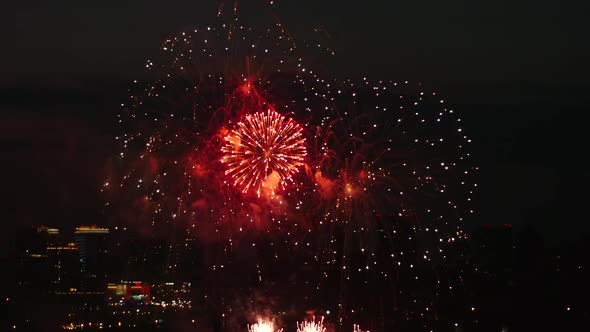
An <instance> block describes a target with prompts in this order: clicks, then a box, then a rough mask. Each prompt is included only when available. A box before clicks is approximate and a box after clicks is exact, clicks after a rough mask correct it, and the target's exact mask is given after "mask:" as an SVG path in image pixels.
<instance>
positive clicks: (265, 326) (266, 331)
mask: <svg viewBox="0 0 590 332" xmlns="http://www.w3.org/2000/svg"><path fill="white" fill-rule="evenodd" d="M282 331H283V329H278V330H275V327H274V324H273V323H272V322H269V321H265V320H263V319H262V318H258V322H257V323H255V324H252V325H248V332H282Z"/></svg>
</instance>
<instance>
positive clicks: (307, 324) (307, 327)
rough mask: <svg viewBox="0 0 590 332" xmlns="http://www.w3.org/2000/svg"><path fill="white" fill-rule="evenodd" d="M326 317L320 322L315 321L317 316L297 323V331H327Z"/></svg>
mask: <svg viewBox="0 0 590 332" xmlns="http://www.w3.org/2000/svg"><path fill="white" fill-rule="evenodd" d="M325 331H326V328H325V327H324V317H322V319H321V320H320V321H319V322H316V321H315V317H314V318H313V319H312V320H311V321H303V323H299V322H298V323H297V332H325Z"/></svg>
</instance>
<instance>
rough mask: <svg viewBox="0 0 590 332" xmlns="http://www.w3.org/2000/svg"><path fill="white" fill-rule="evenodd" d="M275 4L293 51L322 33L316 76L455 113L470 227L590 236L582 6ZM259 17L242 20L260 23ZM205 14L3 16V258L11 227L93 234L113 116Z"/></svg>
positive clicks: (132, 2)
mask: <svg viewBox="0 0 590 332" xmlns="http://www.w3.org/2000/svg"><path fill="white" fill-rule="evenodd" d="M204 2H207V3H209V2H210V3H213V4H214V5H209V6H207V5H203V4H202V3H204ZM242 2H246V1H242ZM250 2H255V1H250ZM276 2H277V5H276V9H277V12H278V15H279V17H280V18H281V20H282V21H283V23H284V24H285V25H286V27H287V29H288V30H289V31H291V32H292V35H293V37H294V38H295V40H296V41H300V42H303V41H304V40H306V39H308V38H310V37H311V33H310V31H312V30H313V29H314V28H318V27H321V28H322V29H324V30H325V31H326V32H327V33H328V34H329V36H330V39H329V43H330V44H331V45H332V48H333V49H334V50H335V51H336V58H335V59H334V61H332V62H331V63H329V64H324V65H325V67H324V68H322V69H323V70H324V71H325V72H331V73H334V75H333V76H336V77H346V76H352V77H363V76H365V75H366V76H368V77H370V78H373V79H395V80H410V81H414V82H415V81H421V82H423V83H424V84H425V85H426V86H427V87H429V88H433V89H436V90H438V91H439V92H440V93H441V94H442V95H444V96H446V100H447V101H448V103H449V104H450V105H453V106H454V108H455V109H456V110H457V111H459V112H460V113H461V114H463V118H464V121H465V122H466V123H467V125H466V126H465V128H466V131H467V132H468V133H469V134H470V135H471V136H472V137H473V139H474V142H475V143H474V144H475V145H474V148H473V155H474V157H475V160H477V161H479V165H480V166H481V173H480V174H481V177H480V181H479V183H480V186H479V187H480V193H479V195H478V196H479V197H478V200H479V203H478V205H479V206H480V209H479V218H478V221H477V223H478V224H485V223H490V224H504V223H511V224H514V225H515V227H517V228H520V227H522V226H523V225H525V224H532V225H533V226H535V228H537V229H538V230H539V231H541V232H542V234H544V235H545V237H546V238H547V239H551V241H562V240H569V239H571V238H572V237H575V236H577V234H579V233H580V232H581V231H588V230H590V226H589V223H588V222H587V221H588V216H589V215H590V211H588V206H589V205H588V203H587V201H586V200H587V197H588V196H589V195H588V188H589V185H590V170H589V168H588V166H589V165H588V164H589V163H588V162H589V160H590V159H589V157H588V151H590V140H589V139H588V138H587V131H588V125H587V123H588V121H589V120H590V114H589V113H588V111H590V109H589V107H588V105H590V94H589V93H588V91H589V88H590V84H589V83H588V77H589V74H590V65H589V64H588V59H590V44H589V43H588V38H587V32H588V31H590V21H588V19H587V13H588V12H590V5H589V4H588V3H587V2H585V1H579V0H578V1H573V0H572V1H560V2H557V1H547V0H537V1H532V0H525V1H522V0H521V1H508V0H500V1H498V0H495V1H488V0H481V1H434V0H427V1H426V0H422V1H409V0H407V1H379V2H378V1H363V2H356V1H355V2H352V1H332V0H329V1H308V0H305V1H288V0H280V1H276ZM258 7H260V6H258V5H254V6H253V7H252V8H250V9H249V10H247V11H246V9H244V12H245V14H244V15H248V17H249V18H250V19H253V20H255V19H256V16H255V15H256V13H257V8H258ZM215 8H216V5H215V2H214V1H196V0H192V1H153V0H141V1H140V0H129V1H124V2H121V1H95V2H83V1H82V2H81V1H69V0H64V1H57V2H45V1H25V2H23V1H18V2H17V1H14V2H10V3H6V4H3V5H2V10H0V12H2V13H1V14H0V22H2V23H0V24H2V29H0V40H1V43H2V48H1V52H0V119H1V120H0V147H1V151H2V154H1V157H0V158H2V166H1V167H2V169H3V172H2V175H3V180H2V186H0V188H1V189H0V190H1V191H2V206H3V213H2V215H1V217H2V219H3V220H4V224H5V225H7V230H6V231H5V232H3V235H2V238H1V239H2V241H1V242H2V243H3V245H2V249H5V248H8V246H9V245H10V243H11V241H12V240H13V239H14V231H15V230H16V229H17V228H19V227H25V226H29V225H32V224H46V225H50V226H57V227H68V228H69V227H73V226H76V225H79V224H90V223H96V224H101V223H103V221H104V217H103V216H102V215H101V205H102V200H101V198H100V196H99V187H100V183H102V181H103V179H104V175H105V171H104V170H105V168H106V164H107V162H108V160H109V158H110V157H111V156H112V155H114V154H115V153H116V149H115V146H114V143H113V136H114V133H115V132H114V126H113V123H114V116H115V114H116V113H117V112H118V110H119V108H118V105H119V104H120V103H121V102H122V101H124V100H125V97H126V91H127V88H128V87H129V86H130V84H131V82H132V81H133V80H134V79H139V80H141V79H142V78H144V77H145V72H144V63H145V60H146V59H148V58H154V57H157V55H158V52H159V51H158V49H159V47H160V45H161V43H162V41H163V40H164V39H165V38H166V37H167V36H169V35H173V34H175V33H178V32H180V31H181V30H182V29H183V28H186V27H190V26H195V25H206V24H207V23H208V22H212V21H213V20H214V18H215ZM3 251H4V250H3Z"/></svg>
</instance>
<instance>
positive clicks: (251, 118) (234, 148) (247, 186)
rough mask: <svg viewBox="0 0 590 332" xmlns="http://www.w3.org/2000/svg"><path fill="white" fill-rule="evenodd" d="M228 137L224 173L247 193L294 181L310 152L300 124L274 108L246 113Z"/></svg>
mask: <svg viewBox="0 0 590 332" xmlns="http://www.w3.org/2000/svg"><path fill="white" fill-rule="evenodd" d="M225 141H226V142H225V144H224V145H223V147H222V148H221V152H222V154H223V157H222V158H221V162H223V163H224V164H226V165H227V170H226V171H225V174H226V175H229V176H230V177H232V178H233V180H234V185H235V186H236V187H239V188H240V189H241V190H242V191H243V192H244V193H246V192H249V191H251V190H253V191H255V192H256V194H257V195H258V196H260V194H261V192H262V191H263V189H267V190H268V191H269V192H270V193H271V194H273V193H274V190H275V189H276V188H277V187H280V188H284V185H285V182H290V181H292V180H291V178H292V176H293V175H294V174H295V173H296V172H297V170H298V167H299V166H301V165H302V164H303V160H304V158H305V156H306V153H307V152H306V149H305V145H304V143H305V139H304V138H303V130H302V128H301V126H299V124H297V123H296V122H295V121H293V120H292V119H287V118H285V117H284V116H281V115H280V114H279V113H277V112H276V111H274V110H271V109H269V110H268V111H267V112H257V113H255V114H253V115H247V116H246V118H245V119H244V120H243V121H242V122H240V123H238V125H237V127H236V129H235V130H233V131H232V132H230V133H229V135H228V136H227V137H225Z"/></svg>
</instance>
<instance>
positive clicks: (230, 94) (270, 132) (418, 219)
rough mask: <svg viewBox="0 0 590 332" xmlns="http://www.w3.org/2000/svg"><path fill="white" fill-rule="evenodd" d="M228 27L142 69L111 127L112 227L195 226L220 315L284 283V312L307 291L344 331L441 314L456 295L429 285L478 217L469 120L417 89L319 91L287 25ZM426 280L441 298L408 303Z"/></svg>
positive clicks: (197, 35) (189, 37) (338, 87)
mask: <svg viewBox="0 0 590 332" xmlns="http://www.w3.org/2000/svg"><path fill="white" fill-rule="evenodd" d="M225 23H227V22H223V24H219V25H212V26H209V27H205V28H196V29H191V30H188V31H185V32H182V33H180V34H179V35H177V36H173V37H170V38H169V39H167V40H166V41H165V43H164V45H163V47H162V50H163V53H164V56H163V59H161V61H159V62H158V61H154V62H152V61H148V63H147V67H148V68H149V70H150V71H151V72H152V73H154V76H156V79H154V81H153V82H151V83H149V84H148V85H147V87H145V88H143V89H140V88H137V89H132V91H133V92H132V95H131V98H130V100H129V102H127V103H125V104H124V105H123V110H122V112H121V115H120V116H119V118H118V120H117V124H118V126H119V127H120V130H121V133H120V134H119V135H118V136H117V137H116V139H117V141H118V142H119V143H120V147H121V150H120V151H119V153H118V155H117V156H116V157H115V158H113V159H114V160H113V162H112V165H113V167H112V168H113V170H112V171H111V173H110V174H109V178H108V179H107V181H105V186H104V188H103V189H104V190H105V191H109V192H111V193H113V195H114V197H113V199H112V200H111V202H115V203H116V204H111V203H110V202H109V203H107V206H108V208H110V209H111V211H114V212H113V214H114V215H115V216H113V217H112V219H114V220H115V223H129V222H130V220H132V221H136V222H137V223H138V224H140V225H141V226H142V227H143V225H149V226H152V227H153V228H154V232H159V231H160V229H161V228H165V227H168V228H169V229H174V230H178V229H182V227H185V228H186V237H187V238H189V237H193V238H195V239H197V240H198V241H200V243H202V244H204V245H205V246H204V247H205V249H204V255H205V256H207V259H204V261H205V262H207V263H206V264H208V265H206V266H205V267H204V269H205V271H208V273H209V275H208V278H205V279H206V280H208V282H209V283H210V284H207V286H204V288H206V289H208V290H210V289H215V286H216V285H217V286H218V287H217V288H216V291H217V292H218V293H216V295H215V296H209V297H208V298H209V299H211V298H215V299H219V302H220V303H223V302H224V301H226V300H227V299H228V298H231V297H232V296H233V293H232V292H231V287H230V286H228V285H232V286H236V288H240V289H252V288H257V287H258V288H261V287H264V286H265V285H275V286H274V287H275V288H274V290H275V292H276V293H279V294H280V295H276V294H275V296H276V297H277V298H287V297H288V296H289V294H286V295H285V294H281V293H280V292H285V290H290V289H299V288H297V287H300V288H302V289H310V288H309V287H310V285H311V286H313V289H314V290H315V291H314V292H313V293H312V294H309V295H308V296H306V297H305V299H299V298H295V297H292V302H295V301H301V302H302V303H301V305H306V306H309V307H332V308H339V309H338V317H339V320H338V321H339V322H340V324H344V323H342V320H341V319H350V320H352V319H353V318H354V319H359V317H358V316H355V317H351V316H350V314H349V313H350V312H352V310H355V309H360V308H364V309H363V312H365V313H366V312H380V311H385V312H391V313H392V314H391V317H394V315H397V316H395V317H394V318H392V319H402V318H403V319H406V318H407V317H410V318H411V317H418V318H420V317H425V315H427V314H430V313H432V312H433V311H434V310H432V308H429V305H430V303H433V302H434V303H438V301H436V300H433V296H434V295H433V294H442V293H444V292H454V291H455V289H457V287H451V286H449V287H448V288H447V289H446V290H443V289H442V287H443V285H445V283H444V282H440V280H435V277H433V276H432V275H431V274H429V273H426V272H420V271H431V270H429V269H428V268H425V267H429V266H435V265H438V266H445V261H446V260H448V259H449V256H450V255H449V250H448V249H449V248H452V247H453V245H454V244H455V242H458V241H459V240H461V239H463V238H464V237H465V235H464V233H463V231H462V229H461V224H462V223H464V222H465V221H466V220H467V217H469V216H471V215H473V210H472V208H471V206H470V204H471V201H472V197H473V194H474V190H475V186H476V184H475V183H474V178H473V174H474V171H475V170H476V168H475V167H473V165H472V162H471V161H470V155H469V153H468V152H467V151H468V147H469V144H470V142H471V140H470V138H469V137H468V136H467V135H466V134H465V132H464V130H463V129H464V128H463V125H462V122H461V119H460V118H459V117H458V116H457V114H456V113H455V112H454V110H453V109H452V108H451V107H449V106H447V104H446V103H445V102H444V100H442V98H440V97H439V96H438V95H437V94H436V93H435V92H432V91H429V90H428V89H427V88H425V87H423V86H422V85H421V84H413V83H410V82H408V81H401V82H395V81H376V82H371V81H369V80H362V81H353V80H346V81H339V80H336V79H333V78H330V77H322V76H321V75H319V74H317V73H316V72H315V71H314V70H312V68H309V67H307V66H306V65H305V64H304V63H303V62H302V60H301V58H300V57H299V56H298V55H297V54H296V53H295V49H296V48H295V47H294V43H293V40H292V39H291V38H290V37H289V36H288V34H287V33H285V30H284V27H283V26H282V25H281V24H280V23H276V22H275V23H273V24H272V25H270V26H268V27H267V26H263V27H258V28H256V27H248V26H246V25H245V24H236V23H234V21H231V22H230V23H228V24H225ZM322 51H324V49H322ZM310 53H313V52H310ZM324 53H325V52H324ZM328 53H329V52H328ZM318 63H321V62H319V61H318ZM138 86H139V84H138ZM136 90H138V91H136ZM114 205H117V206H114ZM285 258H288V259H285ZM204 264H205V263H204ZM451 265H453V264H451ZM298 266H305V267H306V269H305V271H303V270H304V269H298V270H296V273H295V272H294V271H295V270H294V268H293V267H298ZM307 267H309V268H307ZM315 267H317V269H316V268H315ZM417 267H420V269H417ZM269 270H272V271H274V273H269ZM276 271H280V273H278V272H276ZM317 271H321V272H317ZM237 275H240V276H243V278H236V276H237ZM294 275H296V278H295V277H294ZM270 278H274V279H272V280H270V282H268V283H266V284H265V282H266V281H267V279H270ZM436 278H440V277H439V274H438V273H437V274H436ZM457 279H461V278H457ZM416 280H420V282H423V284H428V285H432V287H430V288H428V287H420V288H419V289H417V291H409V289H410V288H412V287H416V286H415V284H412V283H413V282H415V281H416ZM423 280H429V282H427V281H423ZM443 280H444V279H443ZM430 281H431V282H430ZM247 282H250V284H245V283H247ZM240 283H242V284H240ZM334 285H338V287H334ZM209 286H210V287H209ZM421 286H423V285H421ZM268 287H272V286H268ZM224 292H227V294H226V293H224ZM224 296H225V298H224ZM377 297H379V299H377ZM326 299H328V300H326ZM303 302H304V303H303ZM327 302H328V303H327ZM297 304H300V303H297ZM378 306H379V307H378ZM388 308H389V309H390V311H388ZM426 308H429V309H426ZM220 310H221V309H220ZM224 310H225V309H224ZM427 310H428V312H426V311H427ZM359 311H360V310H357V311H356V312H357V313H358V312H359ZM355 315H356V314H355ZM386 316H387V315H386ZM259 323H260V322H259ZM345 323H346V324H348V323H351V321H345ZM254 326H256V324H255V325H253V326H252V327H251V328H253V327H254ZM375 326H377V325H375ZM262 327H263V325H262V324H260V328H262ZM314 328H315V329H314ZM322 328H323V327H322V324H321V322H320V323H316V322H313V321H312V322H304V323H303V324H301V325H298V329H299V330H300V331H305V332H308V331H323V330H322ZM355 329H357V330H358V329H359V328H358V327H355Z"/></svg>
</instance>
